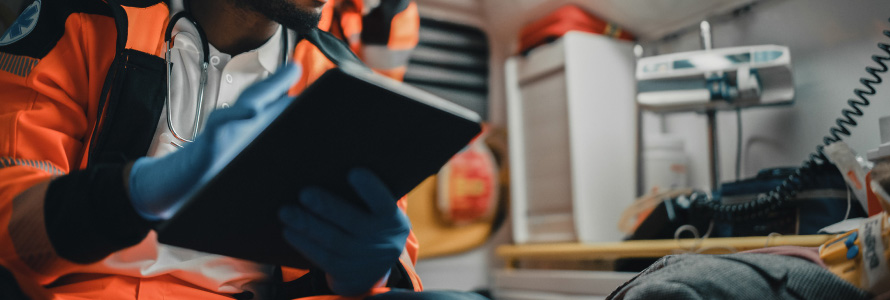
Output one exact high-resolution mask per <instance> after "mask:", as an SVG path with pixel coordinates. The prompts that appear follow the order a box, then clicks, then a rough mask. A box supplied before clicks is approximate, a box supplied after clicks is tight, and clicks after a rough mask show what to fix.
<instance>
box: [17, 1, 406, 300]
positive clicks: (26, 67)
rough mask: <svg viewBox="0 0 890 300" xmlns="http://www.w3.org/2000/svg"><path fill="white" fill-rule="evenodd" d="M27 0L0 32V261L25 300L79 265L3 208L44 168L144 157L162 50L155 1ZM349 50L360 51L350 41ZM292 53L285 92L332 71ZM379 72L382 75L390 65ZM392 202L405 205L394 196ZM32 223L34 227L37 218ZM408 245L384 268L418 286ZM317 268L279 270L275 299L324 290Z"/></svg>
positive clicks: (159, 95) (328, 11)
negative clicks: (295, 75) (299, 71)
mask: <svg viewBox="0 0 890 300" xmlns="http://www.w3.org/2000/svg"><path fill="white" fill-rule="evenodd" d="M387 2H393V3H395V2H399V3H403V2H404V3H409V4H408V5H397V6H393V7H395V8H401V9H402V11H401V12H396V14H392V12H389V13H387V15H388V16H396V15H402V16H411V15H412V14H413V16H414V18H415V19H416V7H415V5H414V3H413V2H410V1H408V0H393V1H386V0H384V1H382V3H387ZM35 3H36V4H37V6H36V9H37V11H36V13H35V12H34V11H30V12H29V9H32V8H31V7H29V8H26V10H25V14H27V13H35V15H34V17H33V18H28V17H27V16H26V17H24V18H22V17H20V18H19V20H18V21H16V23H14V24H13V25H12V26H11V27H16V26H18V27H16V29H14V30H12V31H8V32H7V34H5V35H3V36H2V37H0V91H2V94H3V97H2V98H3V99H2V101H3V102H4V103H2V104H0V264H2V265H3V266H5V267H7V268H8V269H10V270H11V271H12V272H13V274H14V275H15V276H16V278H17V279H18V281H19V283H20V284H21V285H22V286H23V288H24V290H25V291H26V292H27V293H29V295H30V296H31V297H34V298H35V299H40V298H45V297H47V296H48V295H49V294H48V292H47V291H46V290H44V289H42V288H41V287H42V286H46V285H49V284H51V283H53V282H56V281H57V280H58V279H59V278H60V277H62V276H64V275H66V274H72V273H76V272H77V268H78V267H79V265H77V264H75V263H72V262H68V261H65V260H64V259H61V258H58V257H56V256H55V254H54V253H53V251H52V249H51V248H52V247H51V246H50V245H48V244H46V245H38V246H40V247H38V246H33V245H24V246H23V245H22V243H21V242H19V241H20V240H19V239H16V237H17V236H21V235H22V233H20V232H16V231H15V228H17V226H18V225H16V226H10V224H11V223H15V222H23V221H21V220H22V219H28V218H21V217H15V216H14V214H12V211H13V210H14V209H16V208H15V207H16V205H15V203H14V202H15V201H14V199H16V198H17V197H19V196H20V195H21V194H23V193H27V192H26V190H27V189H28V188H29V187H32V186H34V185H36V184H40V183H42V182H47V181H48V180H50V179H51V178H52V177H53V176H58V175H63V174H67V173H69V172H71V171H73V170H78V169H85V168H88V167H92V166H95V165H98V164H104V163H118V164H120V163H124V162H127V161H131V160H134V159H136V158H138V157H141V156H143V155H145V153H146V152H147V151H148V148H149V146H150V144H151V142H152V138H153V136H154V133H155V130H156V128H157V127H156V126H157V122H158V120H159V118H160V116H161V115H160V114H161V112H162V110H163V106H164V95H165V94H166V80H165V78H166V77H165V74H164V72H165V68H164V59H163V58H162V56H163V52H164V41H163V38H164V30H165V29H166V26H167V23H168V19H169V8H168V6H167V4H166V3H165V2H163V1H160V0H107V1H102V0H38V1H35ZM32 6H34V5H32ZM381 7H384V5H381ZM387 7H388V6H387ZM349 14H350V13H345V14H343V16H349ZM335 16H336V14H334V7H333V6H332V5H327V6H326V7H325V9H324V12H323V13H322V20H321V22H320V23H319V29H321V30H328V29H330V28H331V27H332V26H334V27H338V28H343V30H344V32H354V31H355V27H353V26H351V25H345V26H344V25H343V22H347V21H346V20H349V17H346V18H345V19H334V17H335ZM390 20H395V19H394V18H390ZM402 20H407V21H403V22H407V23H408V24H409V26H408V27H410V26H415V28H416V25H414V24H416V23H417V21H416V20H410V19H409V18H402ZM349 22H352V21H348V22H347V23H349ZM332 24H338V25H332ZM388 26H390V27H391V28H401V27H404V26H396V25H392V24H389V25H388ZM359 30H360V29H359ZM10 32H11V34H10ZM403 35H404V34H403ZM340 36H343V35H340ZM409 36H410V35H409ZM344 37H345V36H344ZM408 39H409V40H410V39H411V38H410V37H409V38H408ZM409 43H410V41H409ZM414 44H416V30H415V33H414ZM350 46H352V47H353V49H356V48H355V47H362V46H361V45H360V44H354V43H350ZM401 46H404V45H401ZM411 48H413V46H412V47H411ZM396 50H400V48H399V49H396ZM293 57H294V60H295V61H297V62H300V63H301V64H302V66H303V76H302V78H301V80H300V81H299V82H298V83H297V84H295V85H294V87H293V88H292V89H291V94H298V93H299V92H300V91H302V90H303V89H305V87H306V86H308V85H309V84H311V83H312V82H313V81H314V80H316V79H317V78H318V77H319V76H321V74H323V73H324V71H326V70H328V69H330V68H334V67H336V66H335V64H334V63H333V62H332V61H331V60H329V59H328V58H327V56H326V55H325V53H322V52H321V51H320V50H319V48H318V47H315V46H314V45H313V44H311V43H309V42H308V41H306V40H301V41H299V42H298V43H297V46H296V48H295V50H294V54H293ZM372 60H373V59H372ZM405 63H407V60H405ZM381 66H383V65H382V64H381ZM372 67H373V64H372ZM397 69H398V68H397ZM379 70H382V71H381V73H384V74H387V73H386V71H388V70H389V69H385V68H384V69H379ZM397 73H398V72H396V73H395V74H397ZM401 74H404V72H402V73H401ZM388 75H389V74H388ZM398 77H400V76H398ZM399 205H400V206H401V207H402V208H403V209H404V205H405V203H404V199H402V200H400V201H399ZM41 213H42V212H41V211H39V210H36V211H34V212H33V214H34V218H33V219H34V220H38V222H39V221H40V220H42V216H40V214H41ZM16 224H18V223H16ZM34 226H35V227H37V228H42V227H41V226H40V224H37V225H34ZM38 233H40V232H38ZM44 235H45V233H44ZM37 240H39V239H37ZM35 243H36V242H35ZM17 247H18V249H17ZM23 247H24V248H27V249H31V248H28V247H35V248H33V249H38V250H40V251H43V252H47V253H45V254H40V255H33V256H32V255H28V256H26V257H22V256H20V255H19V253H20V252H22V251H23V250H22V248H23ZM44 250H45V251H44ZM40 251H37V252H40ZM416 253H417V244H416V239H415V238H414V236H413V233H412V234H411V235H410V237H409V240H408V244H407V246H406V250H405V252H404V253H403V255H402V257H401V258H400V261H401V264H399V265H397V266H394V269H393V270H394V272H393V274H394V275H393V276H392V277H394V278H395V279H393V278H391V280H390V283H392V284H394V285H396V286H398V287H402V288H409V289H413V290H417V291H419V290H421V289H422V285H421V282H420V280H419V278H418V276H417V274H416V272H414V269H413V266H414V263H415V262H416V257H417V256H416ZM319 276H323V273H321V272H320V271H318V270H296V269H290V268H282V270H281V271H280V278H281V279H282V281H283V282H285V283H284V285H283V287H284V288H282V289H281V290H282V291H281V292H279V295H280V296H283V297H303V296H313V295H324V294H326V293H328V292H329V291H326V290H325V289H326V286H322V285H320V284H319V283H318V281H317V280H316V279H317V278H319ZM121 282H125V280H124V281H121ZM306 282H310V284H307V283H306ZM322 282H323V281H322ZM121 284H125V283H121ZM185 288H187V287H185ZM385 290H386V289H380V290H377V291H376V292H381V291H385ZM195 295H198V294H195ZM318 297H321V298H318ZM313 299H338V297H336V296H317V297H314V298H313Z"/></svg>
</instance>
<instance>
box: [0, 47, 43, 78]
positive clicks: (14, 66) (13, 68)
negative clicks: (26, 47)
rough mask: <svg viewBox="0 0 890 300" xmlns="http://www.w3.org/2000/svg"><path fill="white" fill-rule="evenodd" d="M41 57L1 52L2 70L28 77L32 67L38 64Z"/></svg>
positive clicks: (0, 62) (0, 65)
mask: <svg viewBox="0 0 890 300" xmlns="http://www.w3.org/2000/svg"><path fill="white" fill-rule="evenodd" d="M39 61H40V60H39V59H36V58H32V57H27V56H21V55H15V54H9V53H4V52H0V70H3V71H6V72H9V73H12V74H15V75H18V76H21V77H27V76H28V74H31V69H33V68H34V67H35V66H37V62H39Z"/></svg>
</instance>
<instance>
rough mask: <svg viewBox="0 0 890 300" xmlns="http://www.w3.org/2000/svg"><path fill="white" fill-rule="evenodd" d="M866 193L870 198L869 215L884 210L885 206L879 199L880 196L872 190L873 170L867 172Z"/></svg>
mask: <svg viewBox="0 0 890 300" xmlns="http://www.w3.org/2000/svg"><path fill="white" fill-rule="evenodd" d="M865 193H866V198H867V199H868V216H869V217H871V216H874V215H877V214H879V213H881V212H882V211H884V208H883V207H882V206H881V202H880V200H878V196H877V195H875V192H873V191H872V190H871V172H868V174H865Z"/></svg>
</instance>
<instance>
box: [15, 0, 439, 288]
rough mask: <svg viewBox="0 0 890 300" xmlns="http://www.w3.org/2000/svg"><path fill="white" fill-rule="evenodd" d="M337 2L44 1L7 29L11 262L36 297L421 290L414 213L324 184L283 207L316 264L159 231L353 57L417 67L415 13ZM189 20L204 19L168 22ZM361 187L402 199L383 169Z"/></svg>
mask: <svg viewBox="0 0 890 300" xmlns="http://www.w3.org/2000/svg"><path fill="white" fill-rule="evenodd" d="M326 2H328V1H327V0H268V1H259V0H257V1H250V0H221V1H212V0H191V1H186V2H185V3H184V4H183V3H182V1H176V0H173V1H160V0H142V1H136V0H108V1H103V0H64V1H63V0H37V1H34V2H33V3H32V4H31V5H30V6H28V7H27V8H26V9H25V10H24V12H23V13H22V14H21V16H20V17H19V18H18V20H17V21H16V22H15V23H14V24H12V26H10V29H9V30H7V32H6V33H4V34H3V35H2V36H0V93H2V97H0V99H2V103H0V265H2V266H3V267H4V268H6V269H9V270H10V271H11V273H12V274H13V275H14V276H15V278H16V279H17V281H18V284H19V286H21V288H22V289H23V290H24V291H25V292H26V294H28V295H29V296H30V297H33V298H51V297H52V298H56V299H75V298H76V299H97V298H103V299H108V298H111V299H161V298H163V299H195V298H198V299H232V297H234V298H239V299H240V298H252V297H255V296H256V297H259V298H264V297H265V296H266V295H269V294H274V295H273V296H275V297H279V298H295V297H304V296H313V295H325V294H333V293H337V294H344V295H359V294H368V293H379V292H383V291H386V290H387V288H385V287H380V286H382V285H386V286H388V287H400V288H405V289H408V290H415V291H420V290H421V289H422V287H421V285H420V281H419V279H418V278H417V275H416V274H415V272H414V271H413V263H414V262H415V260H416V249H417V245H416V240H415V239H414V237H413V234H411V233H410V232H409V224H408V221H407V218H406V217H405V216H404V214H403V212H402V211H401V210H400V209H399V208H397V207H395V206H392V207H388V206H387V207H371V209H370V210H362V209H358V208H356V207H354V205H352V204H348V203H345V202H344V201H342V200H340V199H337V198H336V197H334V196H332V195H330V194H329V193H327V192H326V191H324V190H322V189H317V188H315V189H313V188H307V189H306V190H304V191H303V192H301V193H300V195H298V199H299V203H301V205H295V206H291V207H285V208H284V209H282V211H281V214H280V215H281V219H282V221H283V222H284V224H285V228H286V229H285V230H284V231H285V232H283V233H282V234H283V235H284V236H285V238H286V239H287V241H288V242H289V243H290V244H291V245H292V246H293V247H294V248H295V249H297V250H298V251H300V252H301V253H303V254H304V255H306V257H307V258H309V259H310V260H312V261H313V262H315V264H316V265H318V267H319V269H318V270H315V269H313V270H297V269H289V268H281V267H273V266H264V265H259V264H256V263H252V262H248V261H243V260H238V259H234V258H230V257H223V256H218V255H211V254H206V253H200V252H196V251H192V250H188V249H182V248H176V247H172V246H167V245H163V244H159V243H158V241H157V237H156V235H155V233H154V232H153V231H151V230H150V228H151V226H152V224H153V223H154V222H156V221H159V220H162V219H164V218H166V217H169V215H170V214H171V213H172V212H174V210H175V209H174V208H175V207H176V204H178V203H179V202H180V201H181V200H182V197H183V196H184V195H185V194H186V193H188V192H189V191H192V190H194V189H196V188H197V186H196V184H197V182H198V179H199V178H200V177H201V176H205V175H207V174H206V173H208V172H210V171H209V169H210V166H212V165H213V164H215V163H219V162H217V161H216V160H217V159H219V152H220V150H221V149H224V148H225V147H231V146H233V145H235V144H237V140H235V139H233V138H232V137H233V136H236V135H237V134H239V133H244V132H246V130H247V129H246V128H248V127H250V126H251V125H256V124H263V122H264V120H266V121H267V120H269V119H271V118H274V117H275V116H276V115H277V114H278V113H279V112H280V111H281V108H282V107H283V106H286V104H287V103H288V101H290V100H291V99H292V97H291V96H293V95H296V94H298V93H299V92H300V91H301V90H302V89H304V88H305V87H306V86H307V85H308V84H310V83H311V82H312V81H313V80H315V79H316V78H318V76H320V74H321V73H323V72H324V71H325V70H327V69H329V68H333V67H335V64H336V63H337V62H339V61H347V60H355V59H357V58H356V57H355V56H354V55H353V54H351V52H350V51H348V50H349V48H351V50H353V51H355V52H356V53H359V54H360V55H361V56H362V58H363V59H364V60H365V61H366V62H367V63H368V65H369V66H370V67H372V68H374V69H375V70H377V71H378V72H380V73H383V74H386V75H388V76H391V77H395V78H400V77H401V76H402V75H403V74H404V64H405V63H406V62H407V61H406V60H407V58H406V57H407V56H405V55H404V54H405V53H406V52H407V51H410V50H411V49H412V48H413V47H414V45H416V43H417V29H418V17H417V9H416V5H415V4H414V3H413V2H410V1H408V0H380V1H370V0H368V1H367V2H362V1H361V0H337V1H336V2H331V3H326ZM168 3H169V5H168ZM335 6H336V9H335ZM181 11H187V12H189V13H190V14H191V17H189V18H182V19H179V20H178V21H176V22H175V24H168V21H169V20H170V19H171V16H173V15H174V13H177V12H181ZM168 27H173V28H172V30H171V31H172V33H173V35H174V37H173V39H172V40H173V43H172V45H171V46H170V47H171V48H172V51H169V52H168V51H166V47H165V43H164V42H165V40H166V38H165V31H166V30H167V28H168ZM363 27H364V31H363V30H362V28H363ZM201 28H203V31H204V33H202V32H201ZM326 30H327V31H330V32H333V33H335V35H331V34H328V33H327V31H326ZM338 38H340V39H343V40H345V41H347V42H348V43H342V42H341V41H340V40H338ZM202 45H206V46H203V47H204V48H206V49H207V51H202V50H201V48H202ZM203 53H206V54H207V55H206V57H208V58H209V59H208V60H207V61H208V62H209V64H208V66H207V71H206V72H203V71H202V70H201V67H200V66H201V65H202V63H201V62H202V58H201V57H202V56H203V55H202V54H203ZM165 59H168V60H169V61H170V62H171V63H172V64H167V63H165ZM283 61H295V62H296V63H291V64H289V65H282V64H281V62H283ZM167 66H169V67H170V68H171V70H170V71H169V72H170V78H171V81H172V82H171V83H170V85H169V86H168V84H167V76H166V74H165V73H166V72H168V71H167V70H166V68H167ZM205 76H206V77H205ZM202 77H204V78H206V81H205V80H202V79H201V78H202ZM199 82H200V84H199ZM168 94H169V95H171V96H170V97H169V100H168V101H165V99H166V98H167V95H168ZM196 99H203V100H200V101H196ZM165 102H167V104H165ZM217 108H219V110H217V111H216V112H214V113H212V114H211V113H210V111H211V110H214V109H217ZM168 110H169V111H168ZM205 115H209V117H206V118H205V117H203V116H205ZM174 128H175V130H176V133H177V134H174V133H173V131H174ZM199 130H200V132H201V133H200V134H195V133H197V132H198V131H199ZM179 148H181V149H179ZM134 162H135V163H134ZM210 175H212V174H210ZM348 180H349V181H350V183H351V184H352V185H353V187H354V188H355V189H356V192H357V193H358V194H359V195H361V196H362V198H363V199H364V200H365V201H366V202H368V203H386V202H387V201H379V200H378V199H377V198H392V195H391V194H389V192H388V191H386V189H385V188H384V187H383V186H382V184H381V183H380V182H379V180H378V179H377V178H376V177H375V176H374V174H372V173H371V172H369V171H367V170H363V169H356V170H353V171H352V172H350V174H349V175H348ZM317 198H324V201H312V200H314V199H317ZM375 200H376V201H375ZM308 203H326V205H325V206H323V207H318V206H314V205H306V204H308ZM389 203H392V202H389ZM399 207H400V208H401V209H404V199H402V200H401V201H399ZM360 221H361V222H360ZM310 229H311V230H310ZM372 288H373V289H372ZM326 297H329V298H325V299H337V298H336V297H337V296H333V295H332V296H326Z"/></svg>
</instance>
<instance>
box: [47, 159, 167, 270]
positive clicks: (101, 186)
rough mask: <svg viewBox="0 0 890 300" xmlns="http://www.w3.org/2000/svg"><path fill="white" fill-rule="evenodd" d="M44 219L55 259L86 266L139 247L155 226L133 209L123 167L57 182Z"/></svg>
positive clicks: (81, 173)
mask: <svg viewBox="0 0 890 300" xmlns="http://www.w3.org/2000/svg"><path fill="white" fill-rule="evenodd" d="M44 219H45V221H46V231H47V235H48V236H49V240H50V242H51V243H52V245H53V248H54V249H55V250H56V253H57V254H58V255H59V256H60V257H62V258H64V259H67V260H70V261H72V262H76V263H84V264H85V263H93V262H96V261H99V260H101V259H103V258H105V257H106V256H108V255H110V254H111V253H113V252H115V251H118V250H121V249H124V248H127V247H130V246H133V245H136V244H138V243H139V242H140V241H142V239H144V238H145V236H146V235H147V234H148V232H149V230H151V228H152V225H153V223H152V222H149V221H146V220H145V219H144V218H142V217H141V216H140V215H139V214H138V213H137V212H136V210H135V209H134V208H133V206H132V205H131V204H130V199H129V196H128V195H127V192H126V189H125V188H124V179H123V165H121V164H109V165H96V166H93V167H90V168H87V169H85V170H79V171H74V172H71V173H70V174H68V175H65V176H62V177H59V178H56V179H55V180H53V181H52V182H51V183H50V185H49V188H48V190H47V192H46V199H45V202H44Z"/></svg>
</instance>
